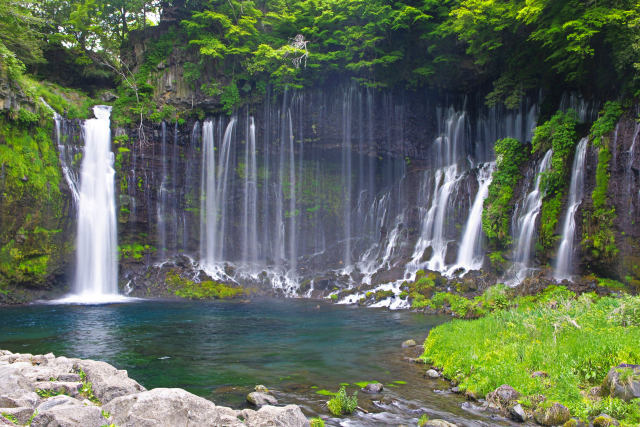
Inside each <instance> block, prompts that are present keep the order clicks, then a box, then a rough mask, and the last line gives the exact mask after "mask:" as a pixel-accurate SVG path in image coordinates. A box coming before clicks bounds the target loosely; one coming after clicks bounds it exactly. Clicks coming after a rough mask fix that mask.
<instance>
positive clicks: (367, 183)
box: [71, 85, 640, 296]
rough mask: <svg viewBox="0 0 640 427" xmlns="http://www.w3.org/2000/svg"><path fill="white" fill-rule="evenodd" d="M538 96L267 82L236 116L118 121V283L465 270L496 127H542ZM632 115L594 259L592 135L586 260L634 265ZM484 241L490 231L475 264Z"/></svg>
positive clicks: (583, 268) (528, 175)
mask: <svg viewBox="0 0 640 427" xmlns="http://www.w3.org/2000/svg"><path fill="white" fill-rule="evenodd" d="M537 111H538V109H537V106H536V104H535V102H533V101H531V102H529V103H527V104H523V105H522V106H521V108H520V109H519V110H516V111H504V110H501V109H499V108H494V109H488V108H486V107H484V106H482V105H481V104H480V102H479V101H478V102H476V101H473V102H472V101H470V100H468V99H463V98H459V97H453V99H452V100H448V99H447V98H446V97H443V96H439V95H437V94H433V93H426V94H412V93H402V92H398V93H396V92H387V91H374V90H368V89H359V88H357V87H354V86H349V85H347V86H340V85H329V86H327V87H325V88H323V89H322V90H315V91H300V92H296V91H291V92H287V93H284V94H281V95H272V96H268V97H267V99H266V101H264V102H263V103H262V104H259V105H254V106H252V107H249V108H246V109H243V110H242V111H239V112H237V113H236V114H235V115H233V116H231V117H228V116H219V115H212V116H211V117H210V118H207V119H205V120H202V121H189V122H187V123H181V124H178V123H160V124H155V125H153V124H149V125H148V126H147V130H146V132H145V136H146V138H145V140H143V141H141V140H140V139H139V138H138V135H137V133H136V130H133V131H131V130H128V129H114V131H113V134H114V154H115V164H116V170H117V180H118V183H117V187H118V189H119V191H118V193H119V194H118V206H119V245H120V248H121V267H122V269H121V286H123V287H124V286H125V285H126V286H127V288H128V289H129V290H130V291H133V294H135V295H153V294H154V292H153V291H150V287H153V284H152V283H151V281H155V282H161V281H162V280H163V277H164V274H166V273H171V274H173V273H180V274H186V272H187V271H192V270H193V269H196V270H197V269H203V270H204V272H205V273H206V275H208V276H210V277H213V278H214V279H216V280H220V281H226V282H238V283H240V284H244V285H247V286H256V287H258V288H262V289H264V290H268V291H273V290H275V291H276V292H277V293H284V294H294V293H298V294H306V295H309V296H311V295H314V296H317V295H326V294H327V293H330V292H334V291H335V290H336V289H340V288H343V287H345V286H359V285H360V284H365V285H368V286H378V285H381V284H384V283H389V282H396V281H398V280H401V279H406V278H411V277H412V275H413V273H415V271H417V270H418V269H431V270H437V271H439V272H441V273H445V274H447V275H450V276H452V277H456V276H458V275H459V274H462V273H464V272H465V271H466V270H467V269H468V268H469V267H467V264H468V262H467V264H465V263H464V262H462V261H461V259H462V255H461V253H462V252H463V250H462V247H461V246H462V245H463V242H464V238H465V233H466V231H467V228H468V225H469V224H471V223H472V222H473V221H471V207H472V205H473V204H474V202H475V201H476V196H477V194H478V192H479V189H480V185H481V182H482V178H481V175H482V174H481V173H480V171H481V170H483V169H485V168H486V167H488V166H487V165H488V162H491V161H492V160H493V159H494V154H493V142H494V141H495V140H497V139H499V138H502V137H507V136H511V137H515V138H517V139H519V140H521V141H529V140H531V137H532V131H533V128H534V127H535V121H536V115H537ZM633 117H634V115H633V114H631V113H629V114H628V115H627V116H625V117H623V119H622V120H621V121H620V123H619V124H618V126H617V128H616V131H615V132H614V133H612V135H611V137H610V140H611V149H612V161H611V165H610V168H609V169H608V170H609V173H610V179H609V194H610V196H609V197H610V202H611V204H612V206H614V207H615V209H616V213H617V215H616V217H615V221H614V224H613V230H614V233H615V236H616V248H617V252H616V256H615V257H613V258H611V259H607V260H604V261H603V260H602V259H599V260H598V261H597V262H595V261H593V260H591V258H590V257H591V254H590V252H589V251H588V250H586V249H584V246H582V245H580V241H581V240H582V238H583V237H582V236H583V222H584V220H583V212H585V211H589V210H590V209H591V206H592V201H591V193H592V192H593V188H594V186H595V181H596V178H595V170H596V169H597V167H596V166H597V162H598V156H597V153H596V151H595V150H596V149H595V148H594V146H593V142H590V143H589V146H588V150H587V156H586V158H587V160H586V170H587V172H586V176H585V197H584V201H583V203H582V204H581V206H580V207H579V209H578V213H577V216H576V223H577V230H576V233H575V234H576V235H575V241H576V243H575V245H576V247H578V248H581V249H579V252H580V254H579V257H578V258H577V259H578V260H579V261H577V262H579V263H580V268H579V269H577V270H576V273H583V274H587V273H591V272H594V273H596V274H598V275H600V276H604V277H611V278H616V279H618V280H623V281H626V282H628V283H631V282H633V281H634V280H637V277H638V276H637V274H638V273H637V268H638V267H637V264H638V262H637V257H638V247H637V244H636V242H637V241H638V240H637V238H638V236H637V233H638V231H637V230H636V227H634V224H635V221H636V219H637V218H638V213H639V212H638V197H634V195H636V196H637V192H638V188H639V183H638V172H637V171H638V169H637V168H638V156H639V155H640V154H638V151H640V150H637V149H636V148H635V147H636V145H638V142H637V140H638V127H637V126H636V124H635V122H634V120H633ZM71 131H72V132H77V129H76V130H75V131H74V130H73V128H71ZM71 140H78V139H77V138H76V139H74V138H71ZM634 141H635V145H634ZM211 148H212V149H213V154H212V155H211V156H210V157H207V150H208V149H211ZM539 160H540V159H538V161H539ZM536 167H537V161H536V159H532V160H531V162H530V163H527V164H526V165H525V167H524V170H523V178H522V179H521V181H520V184H519V185H518V187H517V189H516V194H515V197H514V199H516V200H520V199H524V197H525V196H526V194H525V193H526V192H527V191H529V190H530V188H529V187H531V183H528V182H527V179H531V180H533V179H534V178H535V175H536V173H535V169H536ZM567 167H568V168H570V167H571V166H570V164H569V165H567ZM629 194H631V196H628V195H629ZM481 202H482V201H481V200H480V203H481ZM566 203H567V201H566V200H565V201H563V204H566ZM565 209H566V206H563V207H562V209H561V212H564V210H565ZM514 221H515V220H514ZM476 222H477V221H476ZM538 222H539V219H538ZM561 222H562V221H559V222H558V227H557V228H558V230H556V233H557V234H560V233H561V230H560V228H561V226H562V224H561ZM538 226H539V224H536V228H537V227H538ZM558 237H559V236H558ZM534 249H535V248H534ZM485 251H486V250H485V248H484V245H483V238H482V237H480V238H478V239H477V240H476V241H475V243H474V247H473V248H472V249H471V254H472V255H473V256H474V259H475V260H476V261H477V263H476V264H475V265H476V267H474V268H479V266H481V265H482V258H483V257H484V256H485ZM534 252H535V250H534ZM182 255H186V256H187V258H176V257H177V256H182ZM506 258H507V259H509V258H510V255H509V254H506ZM554 258H555V254H554V253H553V252H551V253H536V254H535V256H534V257H533V259H534V261H533V262H532V265H531V267H538V266H539V267H543V270H545V268H544V267H545V265H549V266H551V267H552V266H553V265H554ZM167 260H171V262H170V263H165V261H167ZM154 265H156V267H153V266H154ZM484 265H485V268H488V267H489V264H488V263H486V262H485V264H484ZM149 268H151V271H149ZM158 268H159V269H160V270H158ZM546 271H548V272H549V276H550V275H551V273H550V268H547V269H546ZM189 274H191V273H189ZM203 277H206V276H203ZM487 280H488V279H487V277H484V276H483V277H482V281H483V283H484V282H486V281H487ZM495 280H502V279H501V277H500V276H496V278H495ZM454 281H455V280H454ZM633 283H635V282H633Z"/></svg>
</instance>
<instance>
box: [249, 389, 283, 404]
mask: <svg viewBox="0 0 640 427" xmlns="http://www.w3.org/2000/svg"><path fill="white" fill-rule="evenodd" d="M247 402H249V403H251V404H252V405H254V406H264V405H277V404H278V399H276V398H275V397H273V396H271V395H270V394H267V393H261V392H259V391H253V392H251V393H249V394H248V395H247Z"/></svg>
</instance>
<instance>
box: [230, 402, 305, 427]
mask: <svg viewBox="0 0 640 427" xmlns="http://www.w3.org/2000/svg"><path fill="white" fill-rule="evenodd" d="M240 415H241V416H242V418H243V419H244V424H240V425H242V426H247V427H262V426H274V427H308V426H309V425H310V424H309V421H308V420H307V418H306V417H305V416H304V414H303V413H302V410H300V407H299V406H297V405H287V406H284V407H277V406H263V407H262V408H260V409H259V410H257V411H252V410H250V409H245V410H244V411H241V413H240Z"/></svg>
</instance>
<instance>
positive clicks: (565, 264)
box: [553, 138, 589, 280]
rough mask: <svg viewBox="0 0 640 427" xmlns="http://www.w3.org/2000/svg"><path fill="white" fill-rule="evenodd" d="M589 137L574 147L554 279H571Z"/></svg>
mask: <svg viewBox="0 0 640 427" xmlns="http://www.w3.org/2000/svg"><path fill="white" fill-rule="evenodd" d="M588 142H589V138H582V139H581V140H580V142H579V143H578V145H577V147H576V153H575V155H574V157H573V166H572V168H571V184H570V186H569V200H568V201H567V213H566V215H565V218H564V222H563V226H562V240H561V241H560V246H559V248H558V256H557V257H556V259H557V262H556V268H555V271H554V273H553V277H554V278H555V279H556V280H563V279H571V274H572V273H573V268H572V260H573V247H574V241H575V238H576V236H575V234H576V218H575V216H576V212H577V211H578V206H580V204H581V203H582V197H583V196H584V160H585V156H586V153H587V144H588Z"/></svg>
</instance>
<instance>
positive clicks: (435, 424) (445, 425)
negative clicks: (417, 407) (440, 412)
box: [422, 420, 458, 427]
mask: <svg viewBox="0 0 640 427" xmlns="http://www.w3.org/2000/svg"><path fill="white" fill-rule="evenodd" d="M422 425H423V426H424V427H458V425H457V424H454V423H450V422H449V421H445V420H429V421H427V422H426V423H424V424H422Z"/></svg>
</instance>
